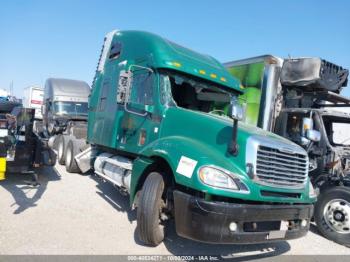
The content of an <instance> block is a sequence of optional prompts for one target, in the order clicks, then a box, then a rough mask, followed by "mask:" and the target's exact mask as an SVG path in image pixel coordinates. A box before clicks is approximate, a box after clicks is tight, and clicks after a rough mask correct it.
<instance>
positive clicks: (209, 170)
mask: <svg viewBox="0 0 350 262" xmlns="http://www.w3.org/2000/svg"><path fill="white" fill-rule="evenodd" d="M198 175H199V179H200V180H201V181H202V182H203V183H204V184H206V185H209V186H212V187H217V188H223V189H230V190H237V191H239V190H243V191H249V190H248V188H247V187H246V186H245V184H243V183H242V182H241V181H240V179H239V178H238V177H236V176H235V175H234V174H232V173H230V172H228V171H226V170H222V169H220V168H216V167H211V166H202V167H201V168H199V170H198Z"/></svg>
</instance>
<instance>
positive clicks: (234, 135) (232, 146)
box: [228, 118, 239, 156]
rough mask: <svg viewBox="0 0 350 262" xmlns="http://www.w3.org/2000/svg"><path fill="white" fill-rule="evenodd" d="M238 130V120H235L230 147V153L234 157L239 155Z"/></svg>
mask: <svg viewBox="0 0 350 262" xmlns="http://www.w3.org/2000/svg"><path fill="white" fill-rule="evenodd" d="M237 130H238V119H236V118H235V119H233V129H232V139H231V142H230V145H229V147H228V152H229V153H230V154H231V155H233V156H237V155H238V149H239V148H238V144H237Z"/></svg>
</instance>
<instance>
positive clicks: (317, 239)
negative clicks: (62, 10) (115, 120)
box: [0, 166, 350, 257]
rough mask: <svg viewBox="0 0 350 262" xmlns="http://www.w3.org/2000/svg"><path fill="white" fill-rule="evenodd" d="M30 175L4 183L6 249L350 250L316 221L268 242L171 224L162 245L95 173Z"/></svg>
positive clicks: (0, 235) (0, 191)
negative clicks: (239, 240)
mask: <svg viewBox="0 0 350 262" xmlns="http://www.w3.org/2000/svg"><path fill="white" fill-rule="evenodd" d="M38 173H39V180H40V183H41V185H40V186H39V187H32V186H28V185H27V184H26V183H25V180H26V179H29V177H27V176H24V175H8V179H7V180H5V181H3V182H1V183H0V207H1V212H0V214H1V215H0V254H86V255H88V254H123V255H135V254H137V255H141V254H144V255H190V254H191V255H203V254H207V255H220V256H223V257H230V256H232V255H234V256H236V255H243V256H251V255H260V254H261V255H262V254H265V255H268V256H277V255H281V254H298V255H304V254H308V255H314V254H318V255H321V254H327V255H332V254H334V255H345V254H347V255H350V248H346V247H343V246H341V245H338V244H336V243H333V242H331V241H329V240H327V239H325V238H323V237H322V236H320V235H319V234H318V232H317V229H316V228H315V227H314V226H313V227H312V228H311V231H310V232H309V233H308V235H307V236H306V237H304V238H301V239H297V240H292V241H288V242H278V243H273V244H266V245H265V244H262V245H241V246H239V245H238V246H235V245H209V244H202V243H198V242H194V241H190V240H187V239H183V238H181V237H178V236H177V235H176V233H175V231H174V227H173V226H172V227H170V229H169V232H168V235H167V237H166V240H165V241H164V243H163V244H161V245H159V246H158V247H155V248H151V247H147V246H143V245H142V244H141V243H140V242H139V240H138V239H137V236H136V234H135V227H136V212H135V211H132V210H131V209H130V207H129V203H128V198H127V197H125V196H122V195H120V194H119V192H118V191H117V190H116V189H115V188H114V187H113V186H112V185H110V184H109V183H106V182H102V181H101V180H99V179H98V178H96V177H95V176H91V175H85V176H84V175H78V174H69V173H66V171H65V169H64V167H63V166H56V167H55V168H43V169H41V170H39V171H38Z"/></svg>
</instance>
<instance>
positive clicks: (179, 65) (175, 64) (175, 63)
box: [173, 62, 181, 67]
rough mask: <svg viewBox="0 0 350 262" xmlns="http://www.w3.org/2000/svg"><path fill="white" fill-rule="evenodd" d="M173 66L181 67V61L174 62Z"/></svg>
mask: <svg viewBox="0 0 350 262" xmlns="http://www.w3.org/2000/svg"><path fill="white" fill-rule="evenodd" d="M173 66H176V67H181V64H180V63H179V62H173Z"/></svg>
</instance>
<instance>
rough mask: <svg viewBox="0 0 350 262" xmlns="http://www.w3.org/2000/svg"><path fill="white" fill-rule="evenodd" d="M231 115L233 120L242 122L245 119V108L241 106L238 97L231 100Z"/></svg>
mask: <svg viewBox="0 0 350 262" xmlns="http://www.w3.org/2000/svg"><path fill="white" fill-rule="evenodd" d="M229 114H230V116H231V117H232V118H233V119H237V120H242V119H243V117H244V110H243V107H242V106H241V105H240V104H239V102H238V99H237V97H236V96H233V97H232V98H231V103H230V110H229Z"/></svg>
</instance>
